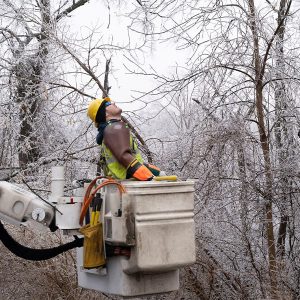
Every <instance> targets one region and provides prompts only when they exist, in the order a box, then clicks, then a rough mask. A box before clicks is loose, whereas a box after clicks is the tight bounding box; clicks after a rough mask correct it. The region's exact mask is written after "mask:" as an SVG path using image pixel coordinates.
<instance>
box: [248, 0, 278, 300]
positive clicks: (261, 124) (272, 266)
mask: <svg viewBox="0 0 300 300" xmlns="http://www.w3.org/2000/svg"><path fill="white" fill-rule="evenodd" d="M248 4H249V10H250V27H251V31H252V35H253V48H254V49H253V51H254V67H255V107H256V113H257V124H258V131H259V139H260V145H261V149H262V152H263V161H264V166H263V167H264V176H265V189H264V201H265V217H266V236H267V244H268V259H269V275H270V284H271V295H272V297H273V298H278V295H277V290H278V289H277V262H276V248H275V238H274V226H273V211H272V210H273V208H272V205H273V195H272V189H273V178H272V168H271V158H270V146H269V139H268V135H267V132H266V127H265V116H264V108H263V83H262V79H263V76H264V74H263V68H262V64H261V60H260V53H259V35H258V29H257V24H256V12H255V5H254V1H253V0H248Z"/></svg>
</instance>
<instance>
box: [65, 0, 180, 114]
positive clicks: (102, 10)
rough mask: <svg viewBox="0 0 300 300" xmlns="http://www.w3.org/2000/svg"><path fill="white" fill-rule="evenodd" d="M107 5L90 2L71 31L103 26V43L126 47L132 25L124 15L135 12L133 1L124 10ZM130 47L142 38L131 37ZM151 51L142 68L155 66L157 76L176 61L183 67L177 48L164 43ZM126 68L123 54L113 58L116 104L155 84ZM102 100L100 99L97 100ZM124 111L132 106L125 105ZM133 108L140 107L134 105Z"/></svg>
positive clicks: (75, 18) (97, 0)
mask: <svg viewBox="0 0 300 300" xmlns="http://www.w3.org/2000/svg"><path fill="white" fill-rule="evenodd" d="M104 2H105V1H100V0H90V2H89V3H87V4H85V5H84V6H83V7H81V8H79V9H78V10H77V11H76V13H73V15H72V16H71V17H70V18H69V19H68V20H69V24H71V28H72V31H73V32H74V33H77V34H80V33H81V32H84V31H85V30H86V27H89V28H93V27H94V26H101V28H102V30H103V31H102V30H101V31H102V32H103V34H104V40H106V41H108V40H111V39H112V38H113V41H114V44H118V45H123V44H126V43H128V28H127V27H128V26H129V24H130V21H129V20H128V19H127V18H125V17H124V16H123V15H125V14H126V13H128V12H130V11H131V10H133V9H134V5H133V4H134V3H135V2H134V1H131V2H128V3H126V4H125V5H122V7H121V8H116V5H114V4H111V5H110V9H108V6H107V5H104V4H103V3H104ZM130 38H131V43H132V45H134V44H139V43H141V41H142V37H139V38H138V36H137V35H134V34H133V33H132V32H131V33H130ZM151 46H152V47H151V49H150V48H149V51H148V52H147V53H146V54H145V57H144V58H142V56H140V58H141V62H142V63H141V65H143V66H146V65H150V64H151V65H152V66H153V67H154V68H155V69H156V70H157V71H158V72H164V73H166V72H170V71H171V70H172V67H173V66H174V65H175V64H176V60H178V61H179V63H182V62H183V60H184V57H183V56H182V54H181V53H180V54H179V53H178V52H176V49H175V48H176V47H175V45H172V44H170V43H169V44H165V43H163V44H162V43H152V45H151ZM124 64H126V65H129V62H128V61H127V59H126V58H125V57H124V56H123V54H122V53H121V52H119V53H115V54H114V55H113V57H112V66H113V74H112V76H111V77H110V85H111V86H112V89H111V97H112V98H113V99H114V100H115V101H116V102H129V101H132V99H133V97H137V95H138V94H137V93H134V92H133V91H134V90H141V91H146V90H149V89H151V88H152V87H154V84H155V81H154V80H151V78H149V77H147V78H145V77H143V76H133V75H129V74H128V71H127V70H126V68H125V67H124ZM98 97H99V96H98ZM123 107H124V108H125V109H129V108H130V106H128V105H124V104H123ZM134 107H139V106H138V105H135V106H134Z"/></svg>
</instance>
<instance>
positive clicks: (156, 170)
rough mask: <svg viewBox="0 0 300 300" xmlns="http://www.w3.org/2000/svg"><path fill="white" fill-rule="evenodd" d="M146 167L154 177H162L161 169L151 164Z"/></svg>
mask: <svg viewBox="0 0 300 300" xmlns="http://www.w3.org/2000/svg"><path fill="white" fill-rule="evenodd" d="M144 165H145V166H146V167H147V168H148V169H149V170H150V171H151V173H152V174H153V175H154V176H159V175H160V169H159V168H158V167H157V166H154V165H151V164H145V163H144Z"/></svg>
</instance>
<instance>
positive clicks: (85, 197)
mask: <svg viewBox="0 0 300 300" xmlns="http://www.w3.org/2000/svg"><path fill="white" fill-rule="evenodd" d="M102 178H105V177H104V176H97V177H96V178H95V179H93V180H92V181H91V182H90V184H89V186H88V188H87V190H86V192H85V195H84V198H83V203H85V202H86V201H87V200H88V198H89V196H90V193H91V191H92V189H93V186H94V185H95V183H96V181H97V180H98V179H102Z"/></svg>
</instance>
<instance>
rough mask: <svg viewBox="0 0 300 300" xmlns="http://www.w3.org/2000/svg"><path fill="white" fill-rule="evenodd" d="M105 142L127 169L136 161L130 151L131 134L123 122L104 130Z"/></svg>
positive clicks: (113, 124)
mask: <svg viewBox="0 0 300 300" xmlns="http://www.w3.org/2000/svg"><path fill="white" fill-rule="evenodd" d="M103 142H104V144H105V145H106V146H107V147H108V149H109V150H110V151H111V152H112V154H113V156H114V157H115V158H116V160H117V161H118V162H119V163H120V164H121V165H122V166H124V167H125V168H127V167H128V166H129V164H130V163H131V162H132V161H133V160H134V156H133V155H132V153H131V149H130V132H129V129H128V128H127V127H126V125H125V124H124V123H123V122H116V123H112V124H110V125H108V126H107V127H106V128H105V130H104V140H103Z"/></svg>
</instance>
